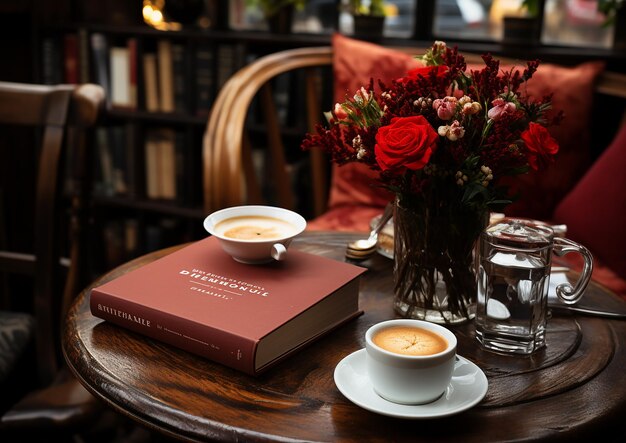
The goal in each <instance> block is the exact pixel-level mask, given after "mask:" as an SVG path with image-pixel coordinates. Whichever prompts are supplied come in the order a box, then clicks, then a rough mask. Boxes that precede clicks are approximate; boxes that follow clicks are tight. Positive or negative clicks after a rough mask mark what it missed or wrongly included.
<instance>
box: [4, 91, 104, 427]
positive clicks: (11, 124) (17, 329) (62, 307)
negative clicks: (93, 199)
mask: <svg viewBox="0 0 626 443" xmlns="http://www.w3.org/2000/svg"><path fill="white" fill-rule="evenodd" d="M103 104H104V90H103V89H102V87H100V86H98V85H92V84H85V85H59V86H43V85H30V84H18V83H6V82H0V156H1V158H3V160H1V161H2V162H5V161H15V159H16V158H17V154H18V152H19V153H26V151H28V149H27V148H28V146H25V145H26V144H27V143H24V138H26V141H27V142H28V141H30V140H32V139H34V140H35V141H36V149H35V153H34V154H32V153H31V154H30V156H31V159H32V158H33V157H34V158H35V161H34V162H33V164H32V166H31V165H29V167H28V168H23V167H20V166H19V163H17V162H15V163H13V166H10V165H9V164H8V163H5V164H4V165H5V167H12V168H13V170H11V172H10V174H9V176H10V177H11V183H10V187H5V188H4V189H0V209H2V211H1V212H0V234H3V235H0V249H2V250H0V278H2V280H0V283H2V284H3V285H2V289H3V290H4V294H3V297H2V298H3V299H4V301H5V302H6V303H9V304H10V303H13V305H16V306H23V305H25V306H30V307H32V312H31V313H28V314H27V313H19V312H14V310H11V309H10V308H11V306H8V307H7V306H5V307H4V308H0V309H4V310H3V311H2V312H0V329H3V330H2V331H1V333H0V365H4V367H3V368H2V370H1V371H0V386H2V387H0V391H2V392H3V394H2V395H3V396H5V395H7V396H6V397H5V398H4V401H6V400H7V397H8V394H7V393H9V392H13V393H14V394H15V395H19V394H23V393H21V392H19V391H18V392H14V391H15V389H11V388H15V387H16V385H15V384H16V383H18V382H23V381H24V378H25V377H24V376H23V375H24V374H26V375H30V374H29V373H30V372H31V371H30V369H31V368H29V367H28V365H32V363H31V360H30V359H27V360H24V359H25V358H26V357H28V355H29V354H26V355H21V356H20V353H21V351H22V350H23V348H27V346H29V341H32V340H29V338H30V337H32V338H34V353H33V354H34V356H35V360H34V364H35V365H36V374H33V377H32V378H33V379H32V380H29V381H30V385H29V386H27V387H28V388H29V389H30V391H29V392H27V394H26V395H22V396H21V397H19V398H18V399H19V401H17V403H15V404H12V405H10V406H9V409H8V410H6V411H2V412H4V414H3V415H2V417H1V419H0V434H4V435H12V433H14V435H16V436H18V437H19V438H18V439H22V438H24V439H25V438H27V437H26V435H28V434H26V432H31V431H37V430H39V431H42V432H45V436H46V437H48V436H51V435H53V434H51V433H50V430H52V429H54V430H55V431H64V432H65V431H68V432H73V431H74V430H76V429H78V428H79V427H80V426H81V425H82V424H83V423H86V422H87V421H90V420H92V419H93V418H94V417H95V416H96V413H97V412H98V410H99V408H100V402H99V401H98V400H96V399H95V398H94V397H93V396H91V394H89V393H88V392H87V391H86V390H85V389H84V388H83V387H82V385H80V384H79V383H78V381H77V380H76V379H75V378H74V377H73V376H71V374H70V373H69V371H68V370H67V369H66V366H65V365H64V362H63V357H62V354H61V344H60V329H61V328H62V321H63V319H64V318H65V313H66V310H67V308H68V306H69V303H70V301H71V299H72V297H73V296H74V295H76V294H78V292H79V290H80V289H81V288H82V287H83V286H84V285H86V284H87V283H88V281H87V280H88V276H87V275H86V272H85V270H84V268H83V264H84V263H85V256H84V254H83V252H82V249H83V248H84V247H85V246H86V244H85V242H84V241H83V237H84V235H85V227H86V220H85V218H86V216H87V213H86V203H87V201H86V198H87V197H88V193H89V190H90V182H89V180H88V178H89V177H90V175H91V174H90V171H89V170H88V169H87V167H88V165H89V161H90V160H89V159H90V155H91V153H90V151H89V147H90V143H91V141H92V140H91V136H92V134H91V131H90V129H91V128H92V127H93V126H94V125H95V123H96V121H97V120H98V118H99V115H100V111H101V109H102V107H103ZM18 131H20V132H18ZM16 135H17V137H16ZM11 137H13V138H11ZM67 155H71V159H72V160H71V164H72V170H71V171H65V165H66V164H68V163H70V160H69V159H68V158H67ZM11 159H12V160H11ZM5 172H6V171H5ZM68 175H69V176H71V178H72V183H74V187H73V189H72V192H71V200H70V201H71V205H70V206H71V211H70V213H69V214H67V213H65V212H66V211H65V210H64V208H67V199H65V200H64V199H63V193H64V189H65V187H64V179H65V177H66V176H68ZM20 179H28V180H30V181H32V180H33V179H34V180H36V185H34V186H33V185H32V184H26V183H20V182H19V181H18V180H20ZM4 182H5V181H3V183H4ZM0 188H1V186H0ZM29 189H31V190H33V194H34V209H33V214H34V233H33V234H34V236H33V239H32V249H29V251H32V252H28V251H27V252H25V250H24V249H20V250H19V251H16V250H15V248H11V249H9V247H11V246H12V243H17V242H16V240H20V241H22V240H23V239H22V238H16V237H19V236H16V235H15V234H14V233H12V232H6V231H5V232H3V228H4V229H5V230H6V229H7V226H8V225H9V223H8V220H10V219H11V217H12V214H10V213H8V210H7V209H8V207H7V206H8V205H4V207H1V206H3V204H2V201H3V198H2V197H4V198H5V199H6V198H7V197H9V196H11V195H13V196H15V195H19V199H20V204H23V205H27V204H30V203H32V202H30V201H29V200H28V198H29V197H28V194H29V193H28V191H27V190H29ZM13 217H14V215H13ZM68 220H69V222H68ZM21 223H22V224H23V225H28V221H27V220H24V221H23V222H21ZM63 240H69V241H68V242H67V243H68V244H69V247H64V246H63V244H66V242H64V241H63ZM22 243H23V242H22ZM62 243H63V244H62ZM22 246H23V245H22ZM62 252H64V253H65V254H64V257H65V258H64V257H62V254H61V253H62ZM14 274H18V275H19V276H26V278H24V277H15V276H14ZM16 278H18V280H16ZM19 278H22V279H21V280H19ZM30 283H32V288H31V287H30V286H29V284H30ZM30 289H34V290H33V291H30ZM30 345H32V343H30ZM17 363H20V364H19V365H18V364H17ZM10 366H14V367H13V368H11V367H10ZM25 366H26V367H25ZM16 368H17V369H16ZM11 369H13V370H14V371H15V370H19V371H24V372H22V373H21V374H15V373H11ZM20 375H21V377H20ZM3 378H4V379H3ZM16 380H17V381H16ZM7 384H13V386H7ZM0 413H1V412H0Z"/></svg>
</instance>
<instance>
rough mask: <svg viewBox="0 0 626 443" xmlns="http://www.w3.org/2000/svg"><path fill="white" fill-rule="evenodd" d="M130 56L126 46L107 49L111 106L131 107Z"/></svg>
mask: <svg viewBox="0 0 626 443" xmlns="http://www.w3.org/2000/svg"><path fill="white" fill-rule="evenodd" d="M129 62H130V56H129V50H128V48H126V47H112V48H111V49H110V51H109V66H110V67H111V106H113V107H116V108H131V97H130V63H129Z"/></svg>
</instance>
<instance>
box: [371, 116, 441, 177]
mask: <svg viewBox="0 0 626 443" xmlns="http://www.w3.org/2000/svg"><path fill="white" fill-rule="evenodd" d="M438 138H439V136H438V135H437V133H436V132H435V130H434V129H433V128H432V126H431V125H430V123H428V120H426V119H425V118H424V117H422V116H421V115H417V116H411V117H394V118H393V119H392V120H391V123H390V124H389V125H388V126H382V127H380V128H379V129H378V132H377V133H376V146H375V148H374V152H375V154H376V161H377V163H378V165H379V166H380V168H381V169H382V170H383V171H387V170H391V171H392V172H394V173H403V172H404V171H405V170H406V169H410V170H413V171H415V170H418V169H422V168H423V167H424V166H425V165H426V164H427V163H428V161H429V160H430V156H431V155H432V154H433V152H434V151H435V150H436V148H437V140H438Z"/></svg>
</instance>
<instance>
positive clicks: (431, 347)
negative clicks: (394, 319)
mask: <svg viewBox="0 0 626 443" xmlns="http://www.w3.org/2000/svg"><path fill="white" fill-rule="evenodd" d="M372 341H373V342H374V344H375V345H376V346H378V347H380V348H382V349H384V350H385V351H389V352H393V353H394V354H402V355H433V354H438V353H440V352H443V351H445V350H446V349H447V347H448V341H447V340H446V339H445V338H443V337H442V336H441V335H439V334H437V333H436V332H433V331H429V330H427V329H423V328H416V327H412V326H393V327H389V328H385V329H382V330H380V331H378V332H377V333H376V334H375V335H374V336H373V337H372Z"/></svg>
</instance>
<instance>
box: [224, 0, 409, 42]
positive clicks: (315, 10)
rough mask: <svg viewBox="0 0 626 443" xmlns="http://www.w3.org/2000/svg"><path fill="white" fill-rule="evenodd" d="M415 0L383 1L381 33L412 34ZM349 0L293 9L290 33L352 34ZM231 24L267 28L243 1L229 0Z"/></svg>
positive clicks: (319, 0)
mask: <svg viewBox="0 0 626 443" xmlns="http://www.w3.org/2000/svg"><path fill="white" fill-rule="evenodd" d="M416 1H417V0H388V1H385V13H386V17H387V19H386V20H385V30H384V35H386V36H389V37H411V35H412V34H413V27H414V18H415V3H416ZM348 6H349V1H348V0H341V2H339V4H338V3H337V0H309V1H307V2H306V6H305V7H304V9H302V10H296V13H295V15H294V23H293V28H292V29H293V32H301V33H312V34H330V33H332V32H333V31H335V30H336V29H337V17H338V29H339V31H340V32H342V33H344V34H347V35H350V34H352V33H353V26H352V15H351V14H349V12H348ZM229 8H230V9H229V13H230V27H231V28H232V29H237V30H258V31H266V30H267V29H268V28H267V23H266V22H265V19H264V17H263V14H262V13H261V11H260V10H259V9H258V7H257V6H251V5H248V4H247V2H246V0H231V1H230V2H229Z"/></svg>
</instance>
